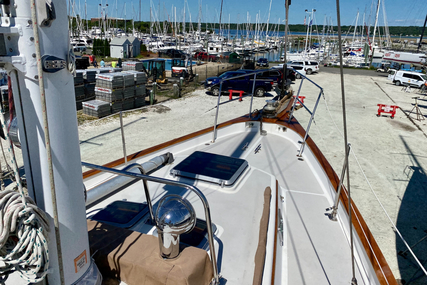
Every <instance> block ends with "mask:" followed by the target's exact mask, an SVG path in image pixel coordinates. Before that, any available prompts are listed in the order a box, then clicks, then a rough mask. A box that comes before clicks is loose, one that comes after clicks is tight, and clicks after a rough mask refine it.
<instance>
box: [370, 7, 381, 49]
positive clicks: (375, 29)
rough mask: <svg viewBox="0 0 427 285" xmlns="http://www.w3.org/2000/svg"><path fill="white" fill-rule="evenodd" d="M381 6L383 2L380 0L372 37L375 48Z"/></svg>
mask: <svg viewBox="0 0 427 285" xmlns="http://www.w3.org/2000/svg"><path fill="white" fill-rule="evenodd" d="M380 4H381V0H378V4H377V12H376V16H375V25H374V35H373V36H372V44H373V45H374V47H375V33H376V31H377V24H378V14H379V12H380ZM371 50H372V48H371ZM372 56H374V55H373V54H372Z"/></svg>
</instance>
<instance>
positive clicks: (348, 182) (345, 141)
mask: <svg viewBox="0 0 427 285" xmlns="http://www.w3.org/2000/svg"><path fill="white" fill-rule="evenodd" d="M336 6H337V24H338V44H339V47H340V48H339V56H340V61H341V63H342V62H343V54H342V48H341V47H342V40H341V15H340V1H339V0H336ZM340 77H341V100H342V117H343V125H344V145H345V146H344V148H345V164H346V165H347V192H348V216H349V227H350V251H351V271H352V275H353V277H352V279H351V284H352V285H354V284H357V279H356V269H355V260H354V243H353V224H352V211H351V191H350V166H349V165H348V155H349V151H350V150H349V149H348V148H347V146H348V138H347V115H346V106H345V90H344V68H343V65H342V64H340Z"/></svg>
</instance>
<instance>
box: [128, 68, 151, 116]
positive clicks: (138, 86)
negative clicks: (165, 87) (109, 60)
mask: <svg viewBox="0 0 427 285" xmlns="http://www.w3.org/2000/svg"><path fill="white" fill-rule="evenodd" d="M123 72H124V73H128V74H132V75H133V76H134V79H135V88H134V102H135V108H139V107H142V106H144V105H145V96H146V89H145V84H146V83H147V75H146V74H145V72H140V71H135V70H127V71H123Z"/></svg>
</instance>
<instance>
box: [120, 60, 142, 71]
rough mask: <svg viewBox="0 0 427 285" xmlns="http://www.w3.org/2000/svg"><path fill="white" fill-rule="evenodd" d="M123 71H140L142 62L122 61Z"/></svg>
mask: <svg viewBox="0 0 427 285" xmlns="http://www.w3.org/2000/svg"><path fill="white" fill-rule="evenodd" d="M122 68H123V71H127V70H136V71H141V70H143V64H142V62H140V61H125V62H123V63H122Z"/></svg>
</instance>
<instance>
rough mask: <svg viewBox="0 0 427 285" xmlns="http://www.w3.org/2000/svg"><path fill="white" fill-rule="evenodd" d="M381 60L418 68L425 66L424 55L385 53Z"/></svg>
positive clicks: (398, 52)
mask: <svg viewBox="0 0 427 285" xmlns="http://www.w3.org/2000/svg"><path fill="white" fill-rule="evenodd" d="M382 59H383V60H384V61H391V62H396V63H398V64H412V65H414V66H418V67H421V66H425V65H426V54H425V53H412V52H402V51H385V52H384V55H383V57H382Z"/></svg>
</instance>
